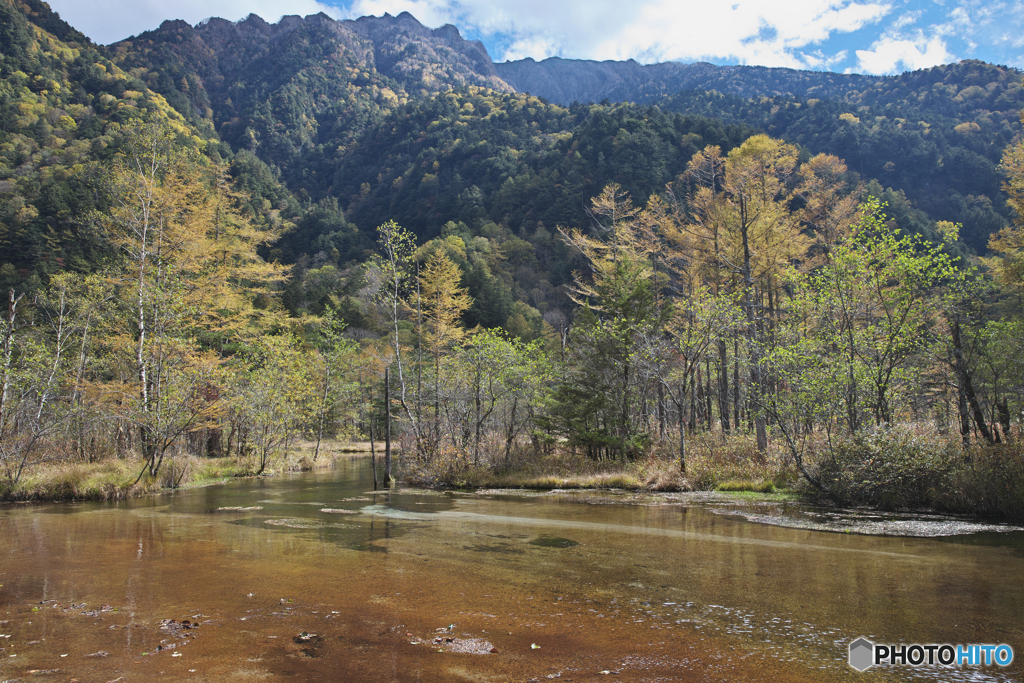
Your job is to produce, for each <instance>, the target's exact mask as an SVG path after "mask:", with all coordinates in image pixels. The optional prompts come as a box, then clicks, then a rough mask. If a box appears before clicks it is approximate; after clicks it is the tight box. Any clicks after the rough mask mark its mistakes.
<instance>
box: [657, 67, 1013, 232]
mask: <svg viewBox="0 0 1024 683" xmlns="http://www.w3.org/2000/svg"><path fill="white" fill-rule="evenodd" d="M862 78H864V82H862V83H859V84H857V85H856V86H854V85H853V84H852V83H851V84H850V85H849V86H848V87H847V88H845V89H835V88H832V89H828V88H825V89H818V90H816V91H815V92H813V93H807V94H806V95H801V97H793V96H786V95H781V96H780V95H773V96H770V97H751V98H750V99H747V98H746V97H741V96H737V95H723V94H720V93H722V92H728V90H726V89H721V88H719V89H718V92H714V91H696V90H689V91H686V92H682V93H680V94H678V95H674V96H671V97H668V98H666V99H665V100H663V101H661V102H659V104H660V106H662V107H664V108H665V109H668V110H670V111H679V112H685V113H688V114H698V115H703V116H708V117H712V118H716V119H721V120H723V121H728V122H735V123H742V124H744V125H748V126H754V127H757V128H760V129H762V130H765V131H770V132H771V133H772V134H773V135H776V136H780V137H783V138H785V139H786V140H788V141H791V142H794V143H797V144H799V145H801V146H803V147H805V148H806V149H809V150H811V151H812V152H814V153H818V152H822V153H828V154H834V155H836V156H838V157H840V158H842V159H844V160H845V161H846V163H847V165H848V166H849V167H850V169H851V170H852V171H855V172H857V173H858V174H860V176H861V177H863V178H865V179H875V180H877V182H879V183H880V184H881V185H880V187H879V188H875V189H869V192H870V193H871V194H873V195H874V196H876V197H879V198H881V199H883V200H885V201H887V202H888V203H889V204H890V207H891V213H892V217H893V218H894V219H895V220H896V221H897V222H898V223H899V225H900V227H902V228H904V229H906V230H910V231H912V232H918V233H923V234H925V235H926V236H929V237H930V235H929V234H928V233H929V232H930V230H929V229H927V228H925V226H924V225H920V220H919V219H913V218H911V217H909V216H908V217H907V218H906V219H904V216H902V215H897V214H901V213H902V211H898V210H897V209H896V203H895V202H893V201H892V199H891V198H890V197H884V196H882V194H881V192H880V189H881V188H882V187H891V188H893V191H894V192H899V193H903V194H905V195H906V197H907V198H908V199H909V200H910V201H911V202H912V203H913V204H915V205H916V207H917V208H918V209H919V210H923V211H924V212H925V213H926V214H927V215H928V216H930V217H931V220H933V221H934V220H947V221H953V222H957V223H961V224H962V225H963V226H964V231H963V234H962V236H961V238H962V239H963V240H964V242H965V243H966V244H968V245H969V246H970V247H972V248H973V249H975V250H977V251H982V250H984V248H985V245H986V243H987V241H988V236H989V235H990V234H992V233H994V232H996V231H998V230H999V229H1000V228H1001V227H1003V226H1004V225H1005V224H1006V222H1007V219H1008V218H1009V217H1010V215H1009V211H1008V209H1007V207H1006V204H1005V201H1004V199H1003V197H1002V196H1001V195H1000V192H999V183H1000V178H999V172H998V169H997V166H998V164H999V159H1000V157H1001V156H1002V153H1003V149H1004V148H1005V147H1006V146H1007V145H1008V144H1010V142H1011V141H1012V140H1013V139H1014V137H1015V136H1016V135H1017V134H1018V133H1019V132H1020V123H1019V120H1018V112H1019V111H1020V110H1021V109H1022V108H1024V89H1022V87H1021V78H1020V74H1019V73H1018V72H1016V71H1015V70H1012V69H1007V68H1006V67H999V66H994V65H990V64H985V63H983V62H978V61H973V60H965V61H963V62H959V63H957V64H951V65H946V66H938V67H933V68H931V69H924V70H921V71H915V72H911V73H906V74H903V75H901V76H896V77H888V78H875V79H872V78H867V77H862ZM786 89H787V88H786V87H785V86H783V87H782V88H780V90H778V91H776V92H780V91H781V92H785V91H786ZM708 90H710V87H709V88H708ZM747 97H749V96H747ZM805 98H810V99H805ZM915 223H916V224H915Z"/></svg>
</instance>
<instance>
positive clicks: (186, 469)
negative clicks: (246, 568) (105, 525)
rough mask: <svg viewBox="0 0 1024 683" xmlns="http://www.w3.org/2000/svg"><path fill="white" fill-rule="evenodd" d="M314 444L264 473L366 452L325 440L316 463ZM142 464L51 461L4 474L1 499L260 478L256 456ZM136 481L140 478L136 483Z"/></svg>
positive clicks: (113, 496)
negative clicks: (14, 475)
mask: <svg viewBox="0 0 1024 683" xmlns="http://www.w3.org/2000/svg"><path fill="white" fill-rule="evenodd" d="M314 446H315V444H313V443H312V442H301V443H299V444H297V446H296V447H295V448H294V449H292V450H291V451H289V453H288V454H287V455H285V456H283V457H280V458H277V459H274V460H272V461H271V464H270V466H269V467H268V468H267V469H265V470H264V471H263V472H262V474H261V475H260V476H268V477H269V476H275V475H278V474H283V473H287V472H302V471H308V470H313V469H321V468H329V467H333V466H334V463H335V462H336V461H337V460H338V459H339V458H342V457H346V456H347V455H349V454H354V453H362V452H364V451H366V450H368V447H364V445H363V444H361V443H356V444H351V443H339V442H327V443H324V444H322V445H321V449H320V454H319V456H318V457H317V458H316V460H315V461H314V459H313V454H314ZM142 468H143V462H142V460H141V459H139V458H136V457H128V458H105V459H103V460H99V461H96V462H91V463H90V462H84V461H81V460H60V459H51V460H49V461H47V462H42V463H37V464H34V465H32V466H31V467H29V468H26V470H25V472H24V473H23V474H22V476H21V478H20V479H19V480H18V481H17V482H16V483H15V484H13V485H12V484H11V482H10V480H9V479H2V478H0V502H27V501H37V502H42V501H73V500H124V499H126V498H134V497H137V496H142V495H146V494H151V493H160V492H163V491H169V490H174V489H185V488H194V487H198V486H207V485H210V484H217V483H222V482H224V481H228V480H230V479H235V478H242V477H253V476H256V472H257V470H258V463H257V462H256V460H255V459H252V458H236V457H225V458H196V457H194V456H187V455H179V456H175V457H168V458H166V459H165V460H164V463H163V466H162V467H161V469H160V472H159V473H158V475H157V476H156V477H150V476H148V475H146V476H143V477H142V478H141V479H139V472H141V471H142ZM136 480H138V481H136Z"/></svg>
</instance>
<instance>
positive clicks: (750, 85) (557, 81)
mask: <svg viewBox="0 0 1024 683" xmlns="http://www.w3.org/2000/svg"><path fill="white" fill-rule="evenodd" d="M495 70H496V71H497V73H498V75H499V76H500V77H501V78H502V79H503V80H504V81H505V82H506V83H508V84H509V85H511V86H512V87H513V88H515V89H516V90H518V91H519V92H528V93H530V94H531V95H536V96H538V97H543V98H545V99H547V100H550V101H552V102H557V103H559V104H569V103H571V102H600V101H602V100H606V99H607V100H609V101H611V102H638V103H650V102H654V101H656V100H657V99H659V98H661V97H663V96H665V95H674V94H676V93H678V92H679V91H680V90H716V91H718V92H721V93H728V94H732V95H739V96H741V97H747V98H756V97H777V96H792V97H819V98H843V97H845V96H846V95H847V94H848V93H850V92H859V91H860V90H863V89H866V88H870V87H872V86H873V85H874V84H875V83H877V82H878V81H879V80H880V79H879V78H878V77H875V76H862V75H858V74H835V73H829V72H827V71H797V70H796V69H772V68H768V67H762V66H715V65H714V64H707V63H704V62H697V63H694V64H682V63H679V62H662V63H659V64H647V65H641V64H638V63H637V62H635V61H634V60H632V59H630V60H627V61H624V62H617V61H604V62H595V61H590V60H581V59H562V58H561V57H550V58H548V59H545V60H543V61H540V62H537V61H534V60H533V59H531V58H529V57H527V58H526V59H522V60H519V61H514V62H504V63H501V64H496V65H495Z"/></svg>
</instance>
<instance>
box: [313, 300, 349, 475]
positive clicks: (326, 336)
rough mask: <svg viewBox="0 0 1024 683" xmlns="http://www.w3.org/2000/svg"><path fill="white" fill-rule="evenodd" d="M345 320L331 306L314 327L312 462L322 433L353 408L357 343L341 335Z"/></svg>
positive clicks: (331, 429) (318, 451) (317, 450)
mask: <svg viewBox="0 0 1024 683" xmlns="http://www.w3.org/2000/svg"><path fill="white" fill-rule="evenodd" d="M344 330H345V321H344V320H342V319H341V318H339V317H338V315H337V312H336V311H335V310H334V309H333V308H331V307H330V306H328V307H327V309H326V310H325V311H324V315H323V316H321V318H320V322H319V323H318V324H317V327H316V333H315V334H316V350H317V353H316V355H315V356H314V357H313V359H312V360H313V363H312V364H311V368H310V374H311V376H312V381H313V389H314V391H315V398H314V399H313V400H312V402H311V409H312V410H311V417H312V419H313V431H314V433H315V434H316V447H315V448H314V450H313V462H316V461H317V458H319V457H320V443H321V441H322V440H323V437H324V435H325V433H335V432H336V429H335V428H334V424H336V423H337V421H338V420H339V419H340V418H341V417H342V416H343V415H345V414H347V413H348V412H350V411H351V410H352V409H353V408H354V404H355V401H356V398H357V397H356V390H357V388H358V382H357V381H355V380H354V379H353V377H352V372H351V369H352V366H353V365H355V364H356V356H357V355H358V353H359V344H358V343H357V342H356V341H355V340H353V339H346V338H345V337H344V336H342V333H343V332H344Z"/></svg>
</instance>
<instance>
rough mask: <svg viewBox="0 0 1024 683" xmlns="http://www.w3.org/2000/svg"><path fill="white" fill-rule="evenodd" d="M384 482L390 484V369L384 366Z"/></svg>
mask: <svg viewBox="0 0 1024 683" xmlns="http://www.w3.org/2000/svg"><path fill="white" fill-rule="evenodd" d="M384 482H385V483H386V484H387V485H388V486H389V487H390V486H391V369H390V368H384Z"/></svg>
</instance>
